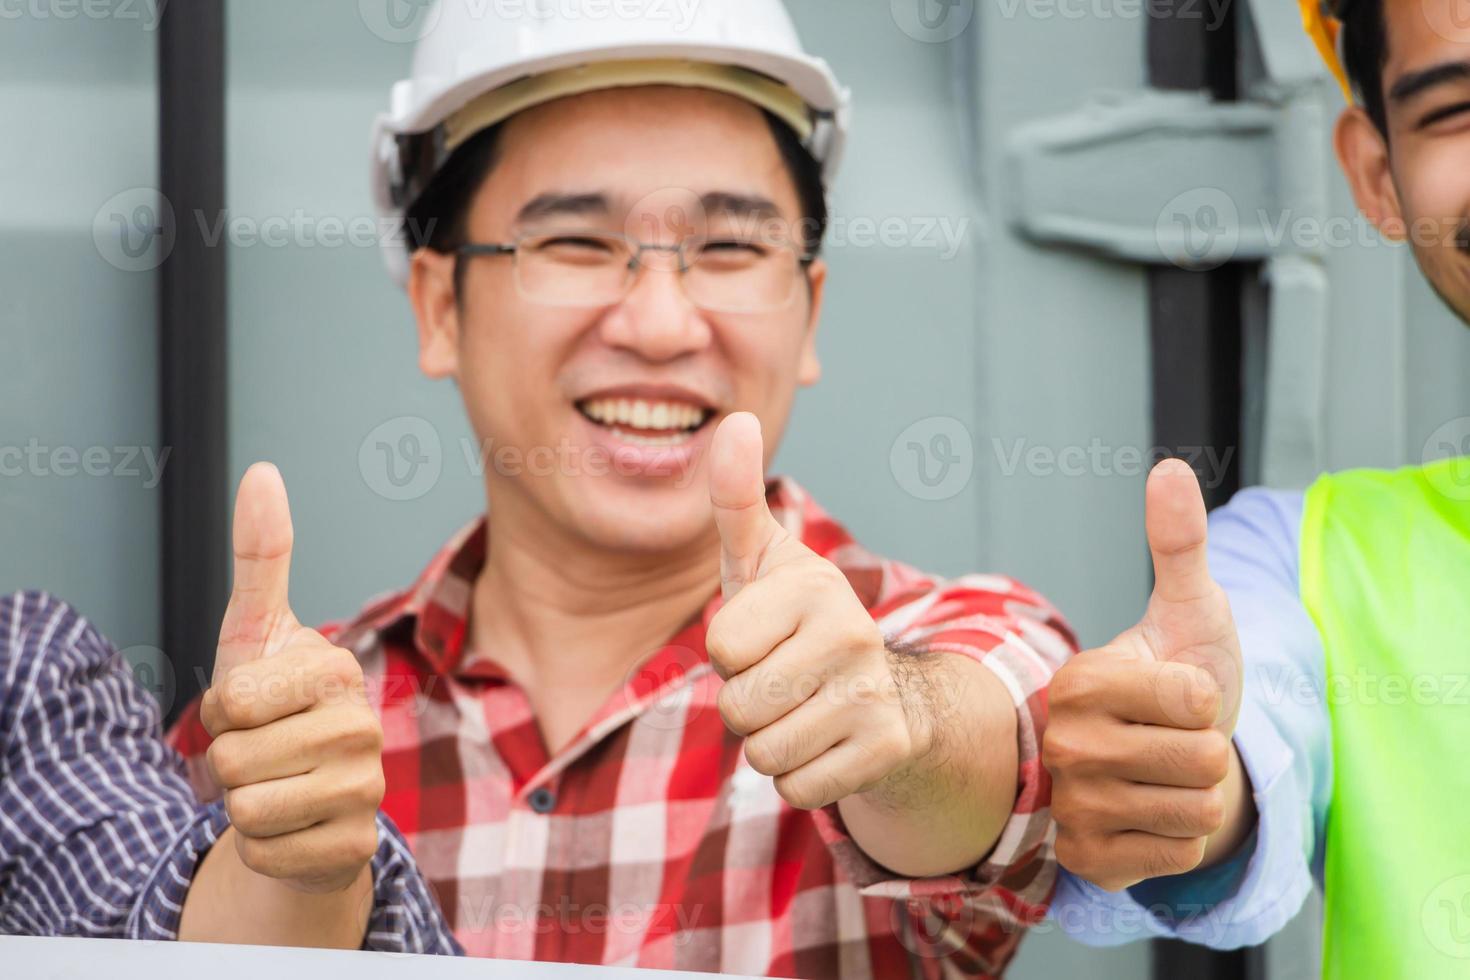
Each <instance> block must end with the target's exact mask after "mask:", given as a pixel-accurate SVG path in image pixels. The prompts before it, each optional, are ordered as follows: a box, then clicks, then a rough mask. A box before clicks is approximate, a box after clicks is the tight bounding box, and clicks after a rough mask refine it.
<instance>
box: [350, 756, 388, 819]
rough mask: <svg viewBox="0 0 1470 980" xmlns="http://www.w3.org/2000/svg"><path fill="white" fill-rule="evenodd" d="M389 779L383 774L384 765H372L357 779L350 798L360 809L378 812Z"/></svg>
mask: <svg viewBox="0 0 1470 980" xmlns="http://www.w3.org/2000/svg"><path fill="white" fill-rule="evenodd" d="M387 789H388V786H387V780H386V779H385V778H384V776H383V767H382V766H372V767H369V768H368V769H366V770H365V771H364V772H363V774H362V776H361V777H360V778H359V779H358V780H357V781H356V784H355V785H354V787H353V791H352V794H351V797H350V799H351V800H352V802H353V803H355V804H356V805H357V807H358V809H362V810H369V811H371V812H373V813H375V814H376V813H377V810H378V807H379V805H380V804H382V802H383V795H384V794H385V793H386V792H387Z"/></svg>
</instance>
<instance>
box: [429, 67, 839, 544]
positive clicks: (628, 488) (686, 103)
mask: <svg viewBox="0 0 1470 980" xmlns="http://www.w3.org/2000/svg"><path fill="white" fill-rule="evenodd" d="M801 218H802V215H801V208H800V203H799V199H798V194H797V190H796V186H795V182H794V181H793V179H792V176H791V174H790V172H789V170H788V168H787V166H786V165H785V163H784V161H783V159H782V156H781V153H780V150H779V148H778V147H777V144H776V141H775V139H774V138H773V136H772V134H771V131H770V128H769V127H768V125H767V123H766V117H765V116H764V114H763V113H762V112H761V111H760V110H759V109H757V108H755V107H753V106H751V105H749V104H748V103H746V102H744V101H742V100H739V99H736V98H734V97H731V96H727V95H722V94H719V93H714V92H707V91H703V90H695V89H680V88H674V87H664V86H660V87H643V88H632V89H616V90H608V91H600V92H592V93H588V94H585V95H578V96H573V97H570V98H565V99H561V100H558V101H556V102H552V103H548V104H546V105H543V106H539V107H537V108H534V109H530V110H527V111H526V112H523V113H522V114H520V115H518V116H516V117H514V118H512V119H511V120H509V121H508V122H507V123H506V124H505V125H504V127H503V129H502V132H501V134H500V137H499V144H498V151H497V158H496V162H495V165H494V167H493V168H492V169H491V171H490V173H489V175H488V177H487V178H486V179H485V181H484V183H483V185H482V186H481V187H480V188H479V190H478V192H477V193H476V195H475V198H474V201H473V204H472V206H471V210H470V214H469V222H468V227H469V238H470V240H471V241H473V242H480V243H510V242H515V241H517V240H518V239H522V240H524V239H527V238H528V237H530V238H535V239H537V240H538V241H542V242H545V243H546V245H545V251H544V252H542V253H541V254H540V256H539V257H535V258H533V257H532V256H531V255H530V254H529V253H528V251H527V250H526V249H525V248H523V250H522V254H521V256H520V258H519V260H517V259H514V258H512V257H509V256H500V257H495V256H484V257H476V258H472V259H468V260H466V261H468V262H469V264H468V266H466V268H465V270H464V280H463V292H462V294H460V295H459V296H458V302H456V295H455V290H454V275H453V272H454V261H453V259H452V257H450V256H445V255H440V254H438V253H435V252H432V251H429V250H427V249H424V250H420V251H419V252H418V253H416V255H415V257H414V268H413V276H412V283H411V288H410V293H411V296H412V298H413V301H414V307H415V311H416V314H417V316H418V320H419V338H420V361H421V364H422V366H423V369H424V371H425V372H426V373H427V374H428V375H430V376H431V377H453V378H454V379H455V380H456V382H457V383H458V385H459V388H460V392H461V395H462V397H463V399H464V402H465V407H466V410H467V412H468V415H469V419H470V422H471V425H472V427H473V429H474V431H475V434H476V436H477V438H478V439H479V440H480V442H481V444H482V445H486V446H488V448H489V452H488V455H487V460H486V470H485V473H486V482H487V493H488V494H489V496H490V499H491V501H492V504H493V509H494V510H495V511H497V512H500V513H502V514H503V515H504V514H507V513H508V514H511V515H518V519H520V518H522V517H523V518H525V519H534V520H535V521H536V522H537V523H543V526H544V522H549V523H550V525H553V526H555V527H557V528H559V529H560V530H561V531H563V532H565V533H566V534H568V535H570V536H571V537H573V538H575V539H579V540H581V541H583V542H585V543H586V544H588V545H590V546H593V547H597V548H601V549H608V550H614V551H631V552H645V553H653V552H660V551H670V550H677V549H680V548H687V547H689V546H691V545H694V544H700V543H703V542H706V541H711V540H713V539H712V538H711V535H712V533H713V517H712V511H711V509H710V504H709V491H708V479H707V477H706V475H705V463H704V458H705V455H706V453H705V450H706V449H707V448H708V446H709V442H710V437H711V435H712V433H713V431H714V428H715V427H716V425H717V424H718V423H719V421H720V420H721V419H723V418H724V417H725V416H727V415H729V414H730V413H732V412H735V411H749V412H754V413H755V414H756V415H757V416H758V417H759V418H760V420H761V423H762V427H763V429H764V432H765V437H766V443H765V446H766V453H767V461H768V462H769V459H770V456H771V454H773V453H774V451H775V447H776V445H777V443H778V441H779V440H780V437H781V434H782V432H783V430H784V428H785V425H786V421H787V418H788V416H789V414H790V412H791V407H792V402H793V400H794V398H795V393H796V389H797V387H798V386H799V385H807V384H812V383H815V382H816V380H817V378H818V375H819V373H820V370H819V366H818V363H817V359H816V351H815V337H814V335H815V328H816V321H817V314H818V311H819V309H820V305H821V296H822V286H823V283H824V280H825V268H824V267H823V265H822V263H820V262H816V263H814V264H813V265H812V266H811V268H810V269H809V270H807V271H806V272H805V273H804V274H803V273H802V272H801V270H800V266H799V265H797V259H796V253H797V252H799V249H797V248H782V247H781V246H780V245H779V244H778V245H776V246H775V247H774V248H771V249H770V250H769V251H768V252H762V253H761V255H762V256H764V257H762V258H760V260H759V261H761V262H763V263H765V262H772V263H778V264H781V263H785V262H790V263H791V266H790V269H789V273H790V277H791V279H792V287H793V288H791V289H790V290H789V297H787V298H786V299H785V301H784V302H783V303H780V304H777V303H776V302H775V301H774V300H771V301H767V302H764V303H762V304H760V305H761V312H758V313H751V312H725V311H723V310H724V308H728V307H730V306H740V305H741V303H740V302H726V303H723V304H721V303H714V304H711V303H710V298H711V297H715V298H719V297H720V296H721V295H722V294H721V293H720V291H719V286H718V282H716V281H715V280H717V279H718V277H719V275H720V273H719V272H718V269H719V268H720V266H719V265H718V263H721V262H723V263H727V264H728V263H729V262H731V260H730V259H729V258H728V257H727V256H728V255H729V253H731V252H737V253H740V254H741V255H742V256H743V255H744V242H745V241H746V240H748V239H757V240H759V242H762V243H767V244H769V243H770V242H772V241H776V242H789V241H791V240H792V239H793V238H794V237H795V235H796V228H797V226H798V223H799V222H800V221H801ZM618 235H624V236H627V237H629V238H631V239H634V240H636V241H639V242H642V243H644V244H646V245H658V246H666V247H671V246H675V245H677V244H679V243H680V242H681V241H684V240H686V239H689V238H691V237H692V238H695V239H701V238H702V239H703V240H705V241H708V242H710V243H711V244H710V245H709V246H708V251H707V252H706V253H705V254H706V255H707V256H708V258H706V259H702V260H701V262H700V264H699V266H696V271H695V272H694V273H691V275H690V279H689V282H688V283H687V286H688V288H686V284H683V283H681V281H680V277H679V275H678V274H677V270H676V268H675V266H676V265H677V262H676V260H675V258H674V256H673V255H672V254H671V253H670V252H668V251H645V252H644V253H643V256H642V258H643V261H644V262H645V263H646V264H647V266H648V267H647V268H644V269H643V270H642V271H641V272H640V273H639V274H638V275H637V276H636V278H633V279H632V281H631V286H630V288H628V290H627V292H626V295H621V293H622V289H621V286H622V283H623V276H622V275H621V270H622V269H625V268H626V265H625V264H622V263H620V262H619V261H617V255H616V253H615V252H612V251H610V250H611V249H615V248H616V247H618V242H617V240H616V236H618ZM605 236H610V237H605ZM747 260H748V259H747V258H744V257H742V258H740V259H739V260H738V261H741V262H744V261H747ZM517 261H519V262H520V269H519V273H518V272H517V266H516V263H517ZM779 267H780V268H785V266H779ZM767 268H773V267H769V266H768V267H767ZM598 269H601V270H602V271H601V272H600V273H599V272H597V271H596V270H598ZM701 270H702V271H701ZM700 276H703V277H704V278H699V277H700ZM803 276H804V277H805V278H806V279H809V280H810V285H808V284H807V282H805V281H802V280H803ZM609 277H610V279H609ZM609 281H610V282H611V284H612V285H611V286H610V288H609V289H605V290H604V289H600V288H599V284H601V283H608V282H609ZM746 281H749V280H746ZM773 281H776V282H781V281H784V280H783V279H782V278H781V276H780V275H779V274H775V278H774V280H773ZM568 284H570V285H568ZM712 284H713V285H712ZM691 292H692V293H693V294H694V295H695V296H696V297H697V298H698V299H699V300H700V301H701V303H702V304H704V305H703V306H701V305H696V303H695V302H693V301H691V299H690V294H691ZM783 295H784V294H783ZM736 299H737V300H738V299H739V297H738V296H737V297H736ZM711 305H714V306H719V307H721V309H711V308H709V307H710V306H711ZM772 306H775V307H776V308H774V309H770V307H772ZM501 451H503V452H502V453H501V455H500V456H498V457H497V455H496V454H497V452H501ZM517 460H518V461H519V462H517Z"/></svg>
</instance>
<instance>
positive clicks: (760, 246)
mask: <svg viewBox="0 0 1470 980" xmlns="http://www.w3.org/2000/svg"><path fill="white" fill-rule="evenodd" d="M650 252H652V253H654V254H657V255H662V256H665V257H666V261H665V263H664V264H663V270H664V271H669V272H677V273H678V274H679V278H680V281H681V282H682V283H683V287H684V294H685V295H686V296H688V297H689V301H690V302H691V303H693V304H694V305H695V306H697V307H699V308H700V309H702V310H708V311H711V312H716V313H774V312H776V311H777V310H783V309H785V308H786V307H787V306H789V305H790V303H791V301H792V300H793V299H794V298H795V296H796V291H797V286H798V284H799V283H800V282H801V279H802V275H803V273H804V272H805V270H806V269H807V268H808V267H809V266H810V265H811V264H812V263H813V262H815V261H816V256H814V255H804V254H802V253H800V252H798V251H797V250H796V249H795V248H794V247H793V246H791V245H790V244H786V243H773V242H765V241H760V240H759V239H754V238H749V237H744V236H739V235H730V236H727V237H720V236H709V237H700V238H689V239H685V240H684V241H682V242H680V243H679V244H677V245H648V244H645V243H643V242H639V241H636V240H634V239H632V238H630V237H628V236H627V235H620V234H616V233H612V232H602V231H573V232H568V231H558V232H551V233H544V234H540V233H538V234H525V235H521V236H519V237H517V238H516V240H515V241H514V242H513V243H511V244H489V243H483V244H482V243H475V244H469V245H463V246H461V247H460V248H459V249H457V250H456V254H458V255H461V256H479V255H514V256H515V282H516V289H517V290H518V291H519V292H520V294H521V295H522V296H524V297H525V298H526V299H528V300H530V301H531V302H533V303H541V304H544V305H547V306H574V307H597V306H612V305H614V304H616V303H619V302H621V301H622V300H624V299H625V298H627V296H628V294H629V293H631V292H632V291H633V284H634V283H635V282H636V281H637V279H638V270H639V269H641V268H645V267H647V268H654V267H655V266H654V265H653V264H652V263H650V262H649V260H648V259H647V258H645V256H646V255H647V254H648V253H650Z"/></svg>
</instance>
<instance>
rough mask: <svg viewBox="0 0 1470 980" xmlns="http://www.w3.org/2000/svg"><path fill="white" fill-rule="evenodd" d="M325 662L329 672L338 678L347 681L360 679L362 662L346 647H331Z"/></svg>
mask: <svg viewBox="0 0 1470 980" xmlns="http://www.w3.org/2000/svg"><path fill="white" fill-rule="evenodd" d="M327 664H328V666H329V668H330V670H331V672H332V673H333V674H334V675H336V676H337V678H338V679H340V680H343V681H348V682H353V681H360V680H362V664H361V663H359V662H358V660H357V654H355V653H353V652H352V651H351V650H348V649H347V648H346V647H339V646H333V647H331V648H330V653H329V654H328V660H327Z"/></svg>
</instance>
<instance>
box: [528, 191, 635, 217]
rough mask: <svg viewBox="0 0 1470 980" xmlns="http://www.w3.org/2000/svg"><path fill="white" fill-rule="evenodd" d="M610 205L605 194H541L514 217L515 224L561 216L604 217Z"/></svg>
mask: <svg viewBox="0 0 1470 980" xmlns="http://www.w3.org/2000/svg"><path fill="white" fill-rule="evenodd" d="M611 212H612V203H611V202H610V201H609V200H608V198H607V195H606V194H555V193H552V194H541V195H538V196H537V197H534V198H532V199H531V200H530V201H529V202H528V203H527V204H526V206H525V207H523V208H521V210H520V213H518V214H517V215H516V221H517V222H523V223H526V222H533V221H539V220H541V219H543V218H553V217H560V216H562V215H589V214H591V215H606V214H609V213H611Z"/></svg>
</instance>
